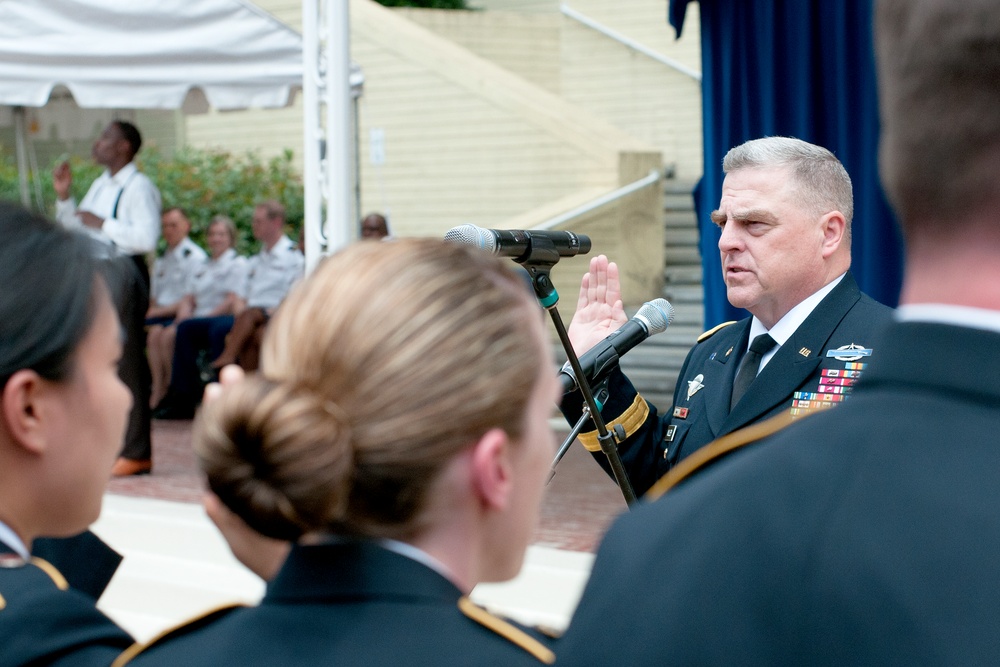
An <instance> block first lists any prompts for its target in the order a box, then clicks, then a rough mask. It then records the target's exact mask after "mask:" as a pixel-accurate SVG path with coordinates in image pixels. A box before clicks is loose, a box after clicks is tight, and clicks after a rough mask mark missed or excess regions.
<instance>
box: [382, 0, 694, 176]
mask: <svg viewBox="0 0 1000 667" xmlns="http://www.w3.org/2000/svg"><path fill="white" fill-rule="evenodd" d="M469 4H470V5H471V6H475V7H481V8H483V9H485V10H487V11H483V12H454V11H446V10H419V9H400V10H396V11H397V12H399V13H401V14H402V15H404V16H406V17H407V18H409V19H410V20H412V21H414V22H416V23H419V24H421V25H423V26H425V27H427V28H428V29H430V30H432V31H433V32H435V33H437V34H440V35H441V36H442V37H445V38H447V39H450V40H452V41H454V42H456V43H458V44H461V45H462V46H464V47H466V48H468V49H469V50H471V51H473V52H475V53H476V54H477V55H481V56H483V57H484V58H487V59H490V60H491V61H493V62H496V63H497V64H500V65H502V66H503V67H506V68H508V69H510V70H511V71H512V72H514V73H516V74H518V75H520V76H523V77H525V78H528V79H529V80H533V81H535V82H536V83H538V84H539V85H541V86H543V87H544V88H546V89H547V90H549V91H550V92H553V93H556V94H557V95H560V96H562V97H563V98H564V99H565V100H566V101H568V102H570V103H572V104H575V105H577V106H579V107H581V108H583V109H586V110H587V111H588V112H589V113H592V114H594V115H595V116H597V117H599V118H601V119H602V120H606V121H608V122H610V123H612V124H614V125H615V126H616V127H619V128H620V129H622V130H624V131H625V132H627V133H629V134H631V135H632V136H634V137H635V138H637V139H639V140H641V141H643V142H645V143H648V144H650V145H652V146H654V147H655V148H656V149H657V150H659V151H660V152H661V153H663V157H664V163H665V165H666V166H667V167H668V168H669V169H671V170H672V172H673V173H674V174H675V175H676V176H677V177H678V178H682V179H688V180H694V179H697V178H699V177H700V176H701V174H702V171H703V165H702V146H701V84H700V82H698V81H697V80H695V79H694V78H692V77H690V76H688V75H687V74H683V73H681V72H679V71H678V70H676V69H673V68H671V67H670V66H668V65H665V64H663V63H662V62H659V61H657V60H654V59H653V58H650V57H649V56H647V55H644V54H642V53H641V52H639V51H637V50H635V49H633V48H630V47H628V46H625V45H624V44H622V43H620V42H618V41H615V40H613V39H611V38H610V37H608V36H606V35H604V34H601V33H599V32H598V31H596V30H594V29H593V28H591V27H588V26H586V25H584V24H583V23H581V22H580V21H577V20H576V19H574V18H570V17H569V16H565V15H563V14H562V13H560V3H559V2H550V1H548V0H544V1H540V0H477V1H476V2H470V3H469ZM564 4H566V5H567V6H569V7H570V8H572V9H573V10H575V11H576V12H578V13H580V14H583V15H584V16H586V17H587V18H589V19H592V20H594V21H596V22H597V23H599V24H601V25H603V26H606V27H607V28H609V29H611V30H613V31H615V32H617V33H620V34H622V35H625V36H627V37H628V38H630V39H632V40H634V41H635V42H637V43H638V44H640V45H642V46H644V47H646V48H648V49H650V50H652V51H654V52H656V53H658V54H661V55H663V56H665V57H666V58H668V59H670V60H672V61H676V62H678V63H680V64H682V65H683V66H685V67H687V68H688V69H690V70H693V71H695V72H699V71H700V70H701V46H700V37H699V15H698V6H697V5H696V4H692V5H689V7H688V16H687V20H686V22H685V29H684V35H683V36H682V38H681V39H679V40H676V39H674V30H673V28H672V27H671V26H670V25H669V24H668V23H667V20H666V6H665V4H664V3H660V2H634V1H633V2H620V1H617V2H616V1H615V0H573V1H571V2H567V3H564ZM523 26H532V29H531V32H530V33H529V32H528V31H527V30H528V29H527V28H525V27H523ZM483 34H485V35H491V36H492V39H483V38H482V35H483ZM529 34H530V38H531V39H530V44H525V43H524V37H526V36H528V35H529ZM505 44H508V45H509V48H508V49H505V48H504V45H505ZM536 54H537V55H539V56H546V55H547V56H548V57H550V58H551V59H552V60H551V63H553V64H554V65H555V66H554V67H545V68H544V69H541V70H540V71H539V72H538V73H536V72H535V71H534V70H535V68H537V67H538V65H537V62H536V59H535V58H533V57H528V56H529V55H530V56H534V55H536ZM550 69H551V70H554V77H555V78H554V80H550V77H551V76H553V75H551V74H550V73H549V70H550ZM532 77H534V78H532Z"/></svg>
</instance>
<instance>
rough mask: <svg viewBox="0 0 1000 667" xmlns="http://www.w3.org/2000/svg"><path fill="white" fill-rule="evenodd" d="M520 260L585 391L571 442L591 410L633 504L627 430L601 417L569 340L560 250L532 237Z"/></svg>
mask: <svg viewBox="0 0 1000 667" xmlns="http://www.w3.org/2000/svg"><path fill="white" fill-rule="evenodd" d="M517 261H518V263H519V264H521V266H523V267H524V268H525V270H527V272H528V275H529V276H530V277H531V285H532V287H533V288H534V290H535V296H537V297H538V301H539V303H541V304H542V308H544V309H545V310H547V311H548V312H549V315H550V316H551V317H552V324H553V325H555V328H556V333H557V334H558V335H559V341H560V342H561V343H562V346H563V349H564V350H565V351H566V357H567V358H568V359H569V364H570V367H572V369H573V373H574V375H576V378H577V384H578V385H579V386H580V393H581V394H583V400H584V404H585V406H586V408H585V412H584V416H583V417H581V418H580V421H578V422H577V424H576V426H574V431H576V433H575V434H572V435H571V436H570V437H571V438H572V439H571V440H570V441H569V442H572V440H573V439H576V436H577V435H579V431H580V430H582V428H583V423H584V419H585V418H586V417H587V416H588V414H587V413H588V411H589V416H590V418H591V419H592V420H593V422H594V426H596V427H597V442H598V444H600V446H601V451H602V452H604V455H605V456H607V457H608V462H609V463H610V464H611V472H612V474H613V475H614V478H615V481H616V482H617V483H618V488H619V489H620V490H621V492H622V495H623V496H624V497H625V502H626V503H627V504H629V505H631V504H632V503H634V502H635V491H634V490H633V489H632V483H631V482H630V481H629V479H628V475H627V474H626V473H625V467H624V466H623V465H622V460H621V457H620V456H619V455H618V441H619V440H623V439H624V437H625V430H624V429H623V428H621V426H620V425H617V426H616V427H615V433H611V432H609V431H608V427H607V425H606V424H605V423H604V418H603V417H601V409H600V406H598V405H597V401H596V400H595V398H594V393H593V391H592V390H591V388H590V382H589V381H588V380H587V376H586V375H585V374H584V372H583V368H582V367H581V366H580V359H579V358H578V357H577V356H576V352H574V350H573V344H572V343H571V342H570V340H569V334H568V333H567V332H566V326H565V325H564V324H563V321H562V317H560V316H559V311H558V309H557V308H556V304H557V303H558V302H559V294H558V293H557V292H556V288H555V285H553V284H552V278H551V275H550V274H551V272H552V267H553V266H554V265H555V263H556V262H558V261H559V252H558V250H557V249H556V247H555V245H554V244H553V243H552V241H551V240H550V239H547V238H544V237H533V238H532V239H531V248H530V250H529V251H528V253H527V254H526V255H525V256H523V257H522V258H519V259H518V260H517ZM565 447H566V445H565V444H564V445H563V448H565ZM559 458H561V456H560V457H559ZM556 463H558V459H556V461H554V462H553V464H552V465H553V470H554V468H555V464H556ZM551 474H552V472H551V471H550V479H551Z"/></svg>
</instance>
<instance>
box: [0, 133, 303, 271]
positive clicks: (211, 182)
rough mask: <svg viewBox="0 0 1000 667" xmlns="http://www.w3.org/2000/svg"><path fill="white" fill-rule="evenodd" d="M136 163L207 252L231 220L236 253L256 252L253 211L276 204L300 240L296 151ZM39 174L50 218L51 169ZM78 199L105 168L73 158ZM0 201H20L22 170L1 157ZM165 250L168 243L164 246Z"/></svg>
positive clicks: (150, 151) (183, 153)
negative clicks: (215, 230)
mask: <svg viewBox="0 0 1000 667" xmlns="http://www.w3.org/2000/svg"><path fill="white" fill-rule="evenodd" d="M136 162H137V163H138V165H139V168H140V169H141V170H142V171H143V172H144V173H145V174H146V175H147V176H149V178H150V179H152V181H153V183H155V184H156V186H157V187H158V188H159V189H160V194H161V195H162V196H163V207H164V209H166V208H169V207H171V206H180V207H181V208H183V209H184V211H185V212H186V213H187V214H188V217H189V218H191V238H192V239H194V240H195V241H196V242H197V243H200V244H202V245H203V246H204V241H205V230H206V229H207V228H208V224H209V222H211V220H212V217H213V216H215V215H218V214H223V215H228V216H229V217H230V218H232V219H233V222H235V223H236V229H237V232H238V238H237V243H236V249H237V251H238V252H240V253H242V254H252V253H254V252H256V251H257V250H258V248H259V246H260V244H259V243H258V242H257V241H256V240H255V239H254V238H253V232H252V230H251V220H252V218H253V209H254V205H255V204H256V203H258V202H260V201H263V200H265V199H276V200H278V201H280V202H281V203H282V204H284V205H285V210H286V213H287V221H288V234H289V236H290V237H291V238H292V240H293V241H294V240H297V238H298V230H299V229H301V227H302V218H303V208H304V197H303V190H302V179H301V178H300V177H299V175H298V174H297V173H296V172H295V169H294V168H293V166H292V151H290V150H287V151H285V152H284V153H283V154H282V155H280V156H277V157H273V158H271V159H268V160H263V159H261V158H260V157H259V156H258V155H257V154H255V153H246V154H244V155H234V154H232V153H227V152H223V151H211V150H201V149H197V148H184V149H182V150H180V151H178V152H176V153H175V154H174V156H173V157H172V158H169V159H168V158H166V157H165V156H164V155H163V154H162V153H160V152H159V151H158V150H157V149H156V147H155V146H149V147H143V149H142V152H140V153H139V156H138V158H137V159H136ZM54 166H55V164H52V165H49V166H48V167H46V168H43V169H42V170H41V173H40V174H37V178H38V179H39V180H40V185H41V187H42V195H43V198H44V203H45V212H46V213H48V214H50V215H51V214H52V213H53V211H54V210H55V192H54V191H53V189H52V168H53V167H54ZM70 166H71V168H72V170H73V195H74V196H75V197H76V200H77V201H80V200H81V199H82V198H83V196H84V195H85V194H86V192H87V188H89V187H90V184H91V183H92V182H93V180H94V179H95V178H97V177H98V176H99V175H100V173H101V171H102V170H103V168H102V167H100V166H98V165H95V164H94V163H93V161H92V160H89V159H85V158H81V157H71V158H70ZM0 199H8V200H14V201H17V200H19V199H20V190H19V186H18V174H17V166H16V164H15V162H14V159H13V156H12V155H0ZM160 244H161V248H160V249H161V250H162V249H163V241H162V240H161V241H160Z"/></svg>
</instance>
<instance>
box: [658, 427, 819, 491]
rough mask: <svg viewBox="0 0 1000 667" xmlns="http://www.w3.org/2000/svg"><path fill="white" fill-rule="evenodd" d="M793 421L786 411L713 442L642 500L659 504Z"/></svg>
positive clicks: (688, 458)
mask: <svg viewBox="0 0 1000 667" xmlns="http://www.w3.org/2000/svg"><path fill="white" fill-rule="evenodd" d="M799 419H800V420H801V419H802V417H799ZM793 421H795V417H793V416H792V414H791V413H790V412H789V411H787V410H786V411H784V412H782V413H781V414H779V415H777V416H775V417H771V418H770V419H768V420H766V421H762V422H760V423H759V424H753V425H752V426H747V427H746V428H741V429H740V430H738V431H733V432H732V433H729V434H727V435H724V436H722V437H721V438H719V439H718V440H715V441H713V442H710V443H709V444H707V445H705V446H704V447H702V448H701V449H699V450H697V451H695V452H694V453H693V454H691V456H689V457H687V458H686V459H684V460H683V461H681V462H680V463H678V464H677V465H676V466H674V467H673V468H672V469H671V470H670V472H668V473H667V474H666V475H664V476H663V477H661V478H660V479H659V481H657V482H656V484H654V485H653V486H651V487H650V488H649V491H647V492H646V495H644V496H643V500H649V501H652V500H656V499H657V498H659V497H660V496H662V495H663V494H664V493H666V492H667V491H669V490H670V489H672V488H674V487H675V486H677V485H678V484H680V483H681V482H682V481H683V480H685V479H687V478H688V477H690V476H691V475H692V474H694V473H695V472H697V471H698V470H700V469H701V468H703V467H704V466H706V465H708V464H709V463H711V462H712V461H714V460H716V459H718V458H720V457H722V456H724V455H726V454H728V453H729V452H731V451H734V450H736V449H739V448H741V447H745V446H746V445H749V444H752V443H754V442H757V441H758V440H763V439H764V438H766V437H767V436H769V435H773V434H775V433H777V432H778V431H780V430H781V429H783V428H785V427H786V426H788V425H789V424H791V423H792V422H793Z"/></svg>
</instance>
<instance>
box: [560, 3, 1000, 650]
mask: <svg viewBox="0 0 1000 667" xmlns="http://www.w3.org/2000/svg"><path fill="white" fill-rule="evenodd" d="M875 41H876V56H877V63H878V74H879V94H880V108H881V112H882V132H883V134H882V139H881V146H880V173H881V176H882V181H883V184H884V186H885V190H886V193H887V194H888V195H889V198H890V201H891V202H892V204H893V206H894V207H895V209H896V212H897V214H898V217H899V220H900V223H901V227H902V230H903V235H904V237H905V239H906V271H905V276H904V281H903V291H902V294H901V299H900V301H901V305H900V308H899V313H898V319H897V321H896V322H894V323H893V324H891V325H890V327H889V328H888V329H887V330H886V335H885V337H884V338H883V342H882V344H881V347H880V349H879V350H878V351H877V352H876V354H875V355H874V357H873V358H872V360H871V366H870V367H869V368H868V369H866V370H865V374H864V377H862V379H861V382H860V383H859V384H858V385H857V386H856V387H855V391H854V394H853V395H852V397H851V399H850V400H849V401H847V402H846V403H845V404H844V405H843V406H841V407H838V408H837V409H835V410H831V411H825V412H820V413H817V414H815V415H812V416H808V417H806V418H805V419H802V420H801V421H799V422H798V423H793V424H792V425H791V426H789V427H788V428H786V429H784V430H782V431H780V432H779V433H777V434H776V435H774V436H773V437H770V438H767V439H765V440H763V441H762V442H760V444H753V445H751V446H750V447H746V448H743V449H742V450H736V451H735V452H734V453H732V454H730V455H729V456H727V457H726V458H725V459H723V460H722V461H720V462H718V463H716V464H714V465H712V467H710V468H708V469H707V470H703V471H701V472H699V473H698V474H697V475H695V476H693V477H691V478H690V479H688V480H686V481H681V482H680V484H679V486H677V488H676V489H673V490H668V491H667V492H666V495H665V496H663V497H662V498H661V499H660V500H658V501H656V502H654V503H651V504H649V505H646V506H644V507H642V508H640V509H639V510H637V511H636V512H634V513H631V515H630V516H628V517H625V518H623V519H622V520H621V521H620V522H619V523H618V524H617V525H616V526H615V527H614V528H612V530H611V531H610V532H609V533H608V535H607V537H606V539H605V542H604V544H603V545H602V547H601V549H600V551H599V553H598V556H597V560H596V562H595V565H594V569H593V573H592V577H591V580H590V583H589V585H588V588H587V590H586V591H585V592H584V595H583V598H582V599H581V602H580V606H579V608H578V610H577V613H576V615H575V617H574V619H573V621H572V623H571V625H570V629H569V631H568V632H567V634H566V636H565V637H564V639H563V641H564V642H565V644H564V645H561V646H560V664H566V665H607V664H627V665H637V666H641V665H663V664H680V665H683V664H697V665H734V664H769V665H963V666H964V665H995V664H998V663H1000V603H998V596H997V591H998V590H1000V567H998V566H997V554H998V553H1000V512H998V508H1000V485H998V484H997V471H998V470H1000V436H998V433H1000V383H998V381H997V378H998V377H1000V289H998V286H1000V187H998V185H997V178H998V171H997V165H998V164H1000V114H998V113H997V109H998V108H1000V87H998V86H997V85H996V83H997V77H998V74H1000V4H998V3H996V2H995V1H994V0H970V1H968V2H961V3H957V2H953V1H952V0H880V1H879V3H878V5H877V9H876V20H875ZM759 426H761V427H763V426H764V425H763V424H761V425H759ZM753 428H755V429H756V428H758V427H753ZM747 430H751V429H747ZM760 430H761V433H758V434H756V436H754V437H755V438H759V437H761V436H762V435H763V434H764V433H765V432H766V431H768V430H773V429H771V428H761V429H760ZM736 436H737V434H733V437H734V438H735V437H736ZM743 439H746V438H743ZM750 439H751V440H753V439H754V438H750ZM719 444H721V441H720V443H713V444H712V445H709V447H707V448H706V449H714V448H716V447H717V446H718V445H719ZM672 474H673V472H671V475H672Z"/></svg>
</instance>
